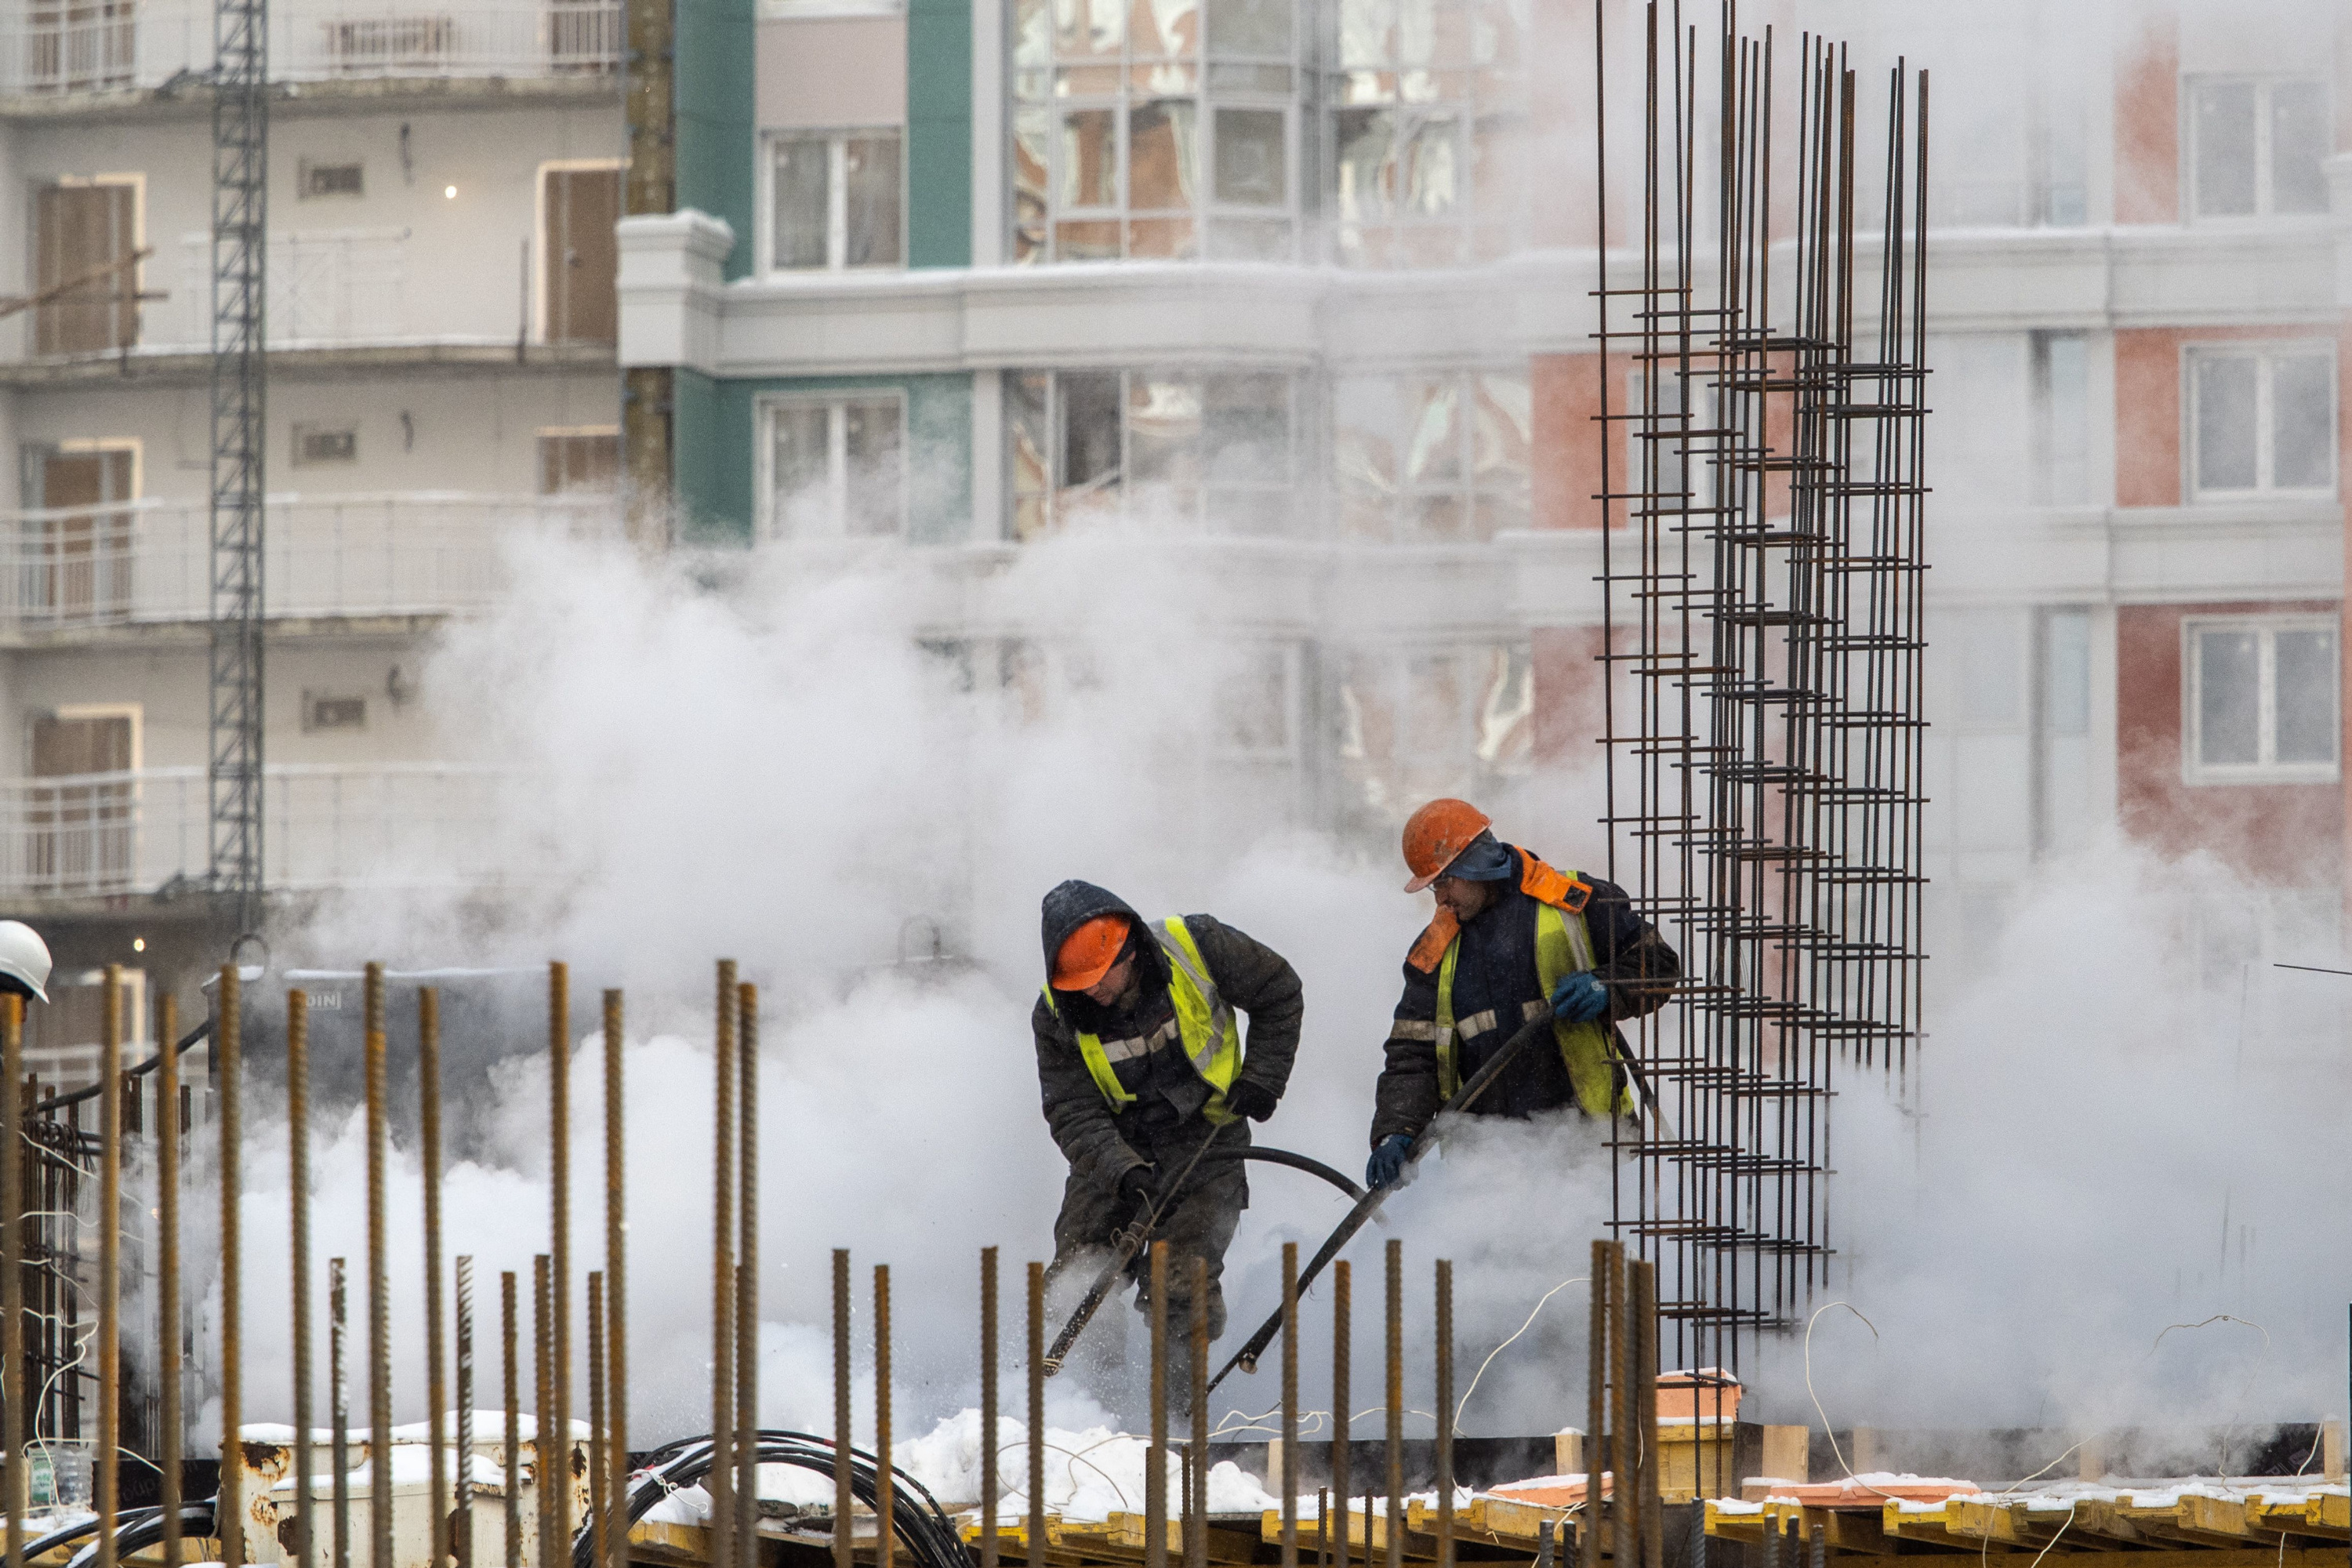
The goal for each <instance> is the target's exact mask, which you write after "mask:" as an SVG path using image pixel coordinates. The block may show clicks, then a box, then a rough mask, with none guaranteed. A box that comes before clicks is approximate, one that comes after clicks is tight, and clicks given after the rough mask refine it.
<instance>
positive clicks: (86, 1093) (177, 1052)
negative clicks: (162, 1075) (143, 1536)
mask: <svg viewBox="0 0 2352 1568" xmlns="http://www.w3.org/2000/svg"><path fill="white" fill-rule="evenodd" d="M212 1032H213V1021H212V1020H211V1019H210V1018H206V1019H205V1021H204V1022H203V1023H201V1024H198V1025H197V1026H195V1027H194V1028H193V1029H190V1030H189V1031H188V1032H187V1033H186V1034H184V1035H183V1036H181V1037H180V1043H179V1044H178V1045H176V1046H173V1047H172V1054H173V1056H175V1057H184V1056H186V1055H187V1054H188V1052H189V1051H190V1050H191V1049H193V1048H194V1046H195V1043H196V1042H197V1041H198V1040H201V1039H204V1038H205V1037H208V1036H209V1035H211V1033H212ZM161 1066H163V1052H161V1051H157V1052H156V1053H155V1054H154V1055H153V1056H152V1057H149V1058H147V1059H146V1060H145V1061H143V1062H141V1063H140V1064H139V1065H138V1066H137V1067H135V1068H125V1069H124V1073H125V1076H126V1077H130V1078H138V1077H140V1076H142V1074H146V1073H151V1072H153V1071H154V1070H155V1069H156V1068H159V1067H161ZM105 1092H106V1086H105V1085H104V1084H102V1083H94V1084H92V1085H90V1086H89V1088H88V1089H76V1090H74V1091H73V1092H72V1093H71V1094H61V1095H59V1096H58V1097H57V1098H56V1099H55V1100H42V1101H40V1102H39V1103H38V1104H37V1105H35V1106H34V1107H33V1108H32V1112H31V1113H32V1114H33V1115H35V1116H55V1115H56V1114H57V1113H58V1111H60V1110H64V1109H65V1108H66V1107H68V1105H79V1104H80V1103H81V1102H82V1101H84V1100H96V1099H97V1098H98V1097H99V1096H100V1095H101V1094H104V1093H105ZM159 1539H160V1538H159ZM25 1550H26V1551H27V1552H30V1551H31V1550H32V1548H31V1547H29V1546H27V1547H26V1549H25Z"/></svg>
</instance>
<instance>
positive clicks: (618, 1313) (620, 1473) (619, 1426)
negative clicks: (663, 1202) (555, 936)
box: [597, 989, 631, 1568]
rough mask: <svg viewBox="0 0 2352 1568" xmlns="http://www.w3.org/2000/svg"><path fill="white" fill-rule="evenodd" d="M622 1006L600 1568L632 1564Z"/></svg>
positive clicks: (607, 1250) (609, 1094)
mask: <svg viewBox="0 0 2352 1568" xmlns="http://www.w3.org/2000/svg"><path fill="white" fill-rule="evenodd" d="M622 1002H623V997H622V995H621V993H620V992H619V991H617V990H610V989H608V990H607V991H606V992H605V993H604V1354H605V1358H606V1359H607V1361H609V1362H610V1363H611V1364H610V1365H609V1366H607V1367H606V1368H605V1372H604V1406H605V1413H606V1419H607V1420H608V1421H609V1422H610V1423H611V1426H612V1431H611V1432H610V1433H609V1434H608V1435H607V1437H606V1441H607V1442H608V1443H610V1444H611V1446H612V1457H611V1462H612V1466H613V1473H612V1476H611V1478H610V1479H609V1480H608V1482H607V1483H606V1484H607V1489H608V1490H609V1491H610V1492H611V1494H612V1507H613V1521H612V1525H611V1527H610V1530H609V1540H610V1544H611V1547H612V1556H611V1558H610V1559H609V1560H608V1561H606V1562H604V1563H599V1564H597V1568H628V1563H629V1482H630V1474H631V1472H630V1465H629V1211H628V1161H627V1156H628V1146H627V1139H626V1134H627V1131H628V1120H627V1118H628V1095H627V1089H626V1085H625V1083H624V1081H623V1078H622V1068H623V1066H624V1063H623V1061H622V1059H621V1037H622V1029H621V1026H622Z"/></svg>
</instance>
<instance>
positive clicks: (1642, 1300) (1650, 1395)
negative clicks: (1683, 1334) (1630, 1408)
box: [1626, 1258, 1696, 1568]
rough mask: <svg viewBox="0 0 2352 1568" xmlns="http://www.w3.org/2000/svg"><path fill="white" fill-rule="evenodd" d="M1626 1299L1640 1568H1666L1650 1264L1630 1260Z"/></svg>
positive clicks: (1653, 1286) (1655, 1328)
mask: <svg viewBox="0 0 2352 1568" xmlns="http://www.w3.org/2000/svg"><path fill="white" fill-rule="evenodd" d="M1626 1293H1627V1296H1628V1297H1629V1300H1628V1301H1627V1309H1628V1310H1627V1316H1628V1317H1629V1318H1631V1320H1632V1322H1631V1324H1630V1337H1631V1339H1632V1344H1631V1345H1630V1347H1629V1348H1630V1349H1631V1350H1632V1352H1633V1389H1634V1394H1633V1402H1634V1417H1633V1418H1634V1420H1635V1422H1636V1423H1637V1426H1638V1429H1639V1432H1640V1436H1641V1454H1640V1458H1639V1461H1638V1468H1637V1470H1636V1474H1635V1495H1636V1496H1637V1497H1638V1498H1639V1499H1640V1500H1641V1503H1640V1506H1641V1510H1642V1517H1641V1545H1642V1561H1643V1564H1644V1565H1645V1568H1665V1561H1666V1548H1665V1539H1666V1532H1665V1521H1666V1510H1665V1509H1664V1506H1663V1504H1662V1502H1661V1500H1660V1498H1659V1475H1658V1458H1659V1455H1658V1275H1657V1268H1656V1266H1655V1265H1654V1264H1653V1263H1651V1262H1650V1261H1649V1259H1647V1258H1636V1259H1634V1261H1633V1265H1632V1267H1631V1278H1630V1279H1628V1280H1627V1292H1626ZM1694 1436H1696V1434H1694Z"/></svg>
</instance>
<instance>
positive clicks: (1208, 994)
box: [1045, 915, 1242, 1127]
mask: <svg viewBox="0 0 2352 1568" xmlns="http://www.w3.org/2000/svg"><path fill="white" fill-rule="evenodd" d="M1145 929H1147V930H1149V931H1150V932H1151V934H1152V936H1153V937H1155V938H1156V939H1158V941H1159V942H1160V951H1161V952H1164V953H1166V954H1167V955H1168V999H1169V1001H1171V1003H1173V1004H1174V1005H1175V1009H1176V1017H1175V1024H1176V1029H1177V1035H1178V1039H1179V1041H1180V1043H1181V1045H1182V1047H1183V1049H1184V1058H1185V1060H1187V1061H1189V1062H1191V1063H1192V1070H1193V1071H1194V1072H1196V1073H1199V1074H1200V1075H1201V1081H1202V1082H1203V1083H1205V1084H1207V1085H1208V1086H1209V1102H1208V1104H1207V1105H1206V1106H1204V1107H1203V1108H1202V1112H1201V1113H1202V1115H1203V1116H1206V1117H1207V1118H1208V1119H1209V1121H1210V1122H1211V1123H1212V1124H1213V1125H1214V1126H1218V1127H1223V1125H1224V1124H1225V1123H1226V1122H1228V1121H1232V1120H1233V1119H1234V1113H1233V1112H1232V1111H1230V1110H1226V1109H1225V1090H1227V1089H1231V1088H1232V1087H1233V1083H1234V1077H1235V1075H1237V1074H1238V1073H1240V1071H1241V1068H1242V1035H1241V1030H1240V1028H1239V1027H1238V1026H1236V1025H1235V1024H1234V1010H1233V1009H1232V1008H1231V1007H1228V1006H1226V1005H1225V1003H1224V999H1223V997H1221V996H1219V995H1218V994H1217V984H1216V982H1215V981H1213V980H1212V979H1210V978H1209V966H1208V964H1207V963H1206V962H1205V961H1203V960H1202V957H1201V949H1200V945H1199V944H1198V943H1197V942H1194V941H1193V940H1192V932H1191V931H1188V930H1186V929H1185V926H1184V920H1183V917H1182V916H1181V915H1171V916H1170V917H1168V919H1166V920H1164V921H1160V924H1158V925H1156V926H1149V927H1147V928H1145ZM1045 1005H1046V1006H1047V1007H1049V1008H1051V1009H1052V1010H1053V1011H1054V1013H1055V1016H1059V1015H1060V1013H1061V1007H1060V1005H1058V1004H1057V1003H1055V1000H1054V988H1053V987H1052V986H1051V985H1048V986H1046V987H1045ZM1155 1044H1157V1041H1156V1040H1155V1039H1152V1038H1150V1037H1146V1038H1143V1039H1135V1040H1118V1041H1114V1042H1112V1044H1111V1045H1109V1046H1108V1047H1107V1046H1105V1045H1104V1044H1103V1040H1102V1037H1101V1036H1099V1035H1080V1036H1079V1037H1078V1055H1079V1056H1080V1057H1081V1058H1083V1059H1084V1060H1085V1062H1086V1064H1087V1072H1088V1073H1090V1074H1091V1075H1093V1078H1094V1080H1095V1087H1096V1088H1097V1089H1101V1090H1102V1093H1103V1098H1104V1099H1105V1100H1108V1101H1110V1108H1111V1111H1112V1113H1113V1114H1114V1115H1116V1114H1117V1113H1118V1112H1119V1111H1122V1110H1126V1109H1127V1108H1128V1107H1129V1106H1130V1105H1132V1104H1134V1103H1135V1096H1134V1095H1133V1094H1132V1093H1130V1092H1129V1089H1128V1088H1127V1086H1126V1085H1125V1084H1122V1083H1121V1082H1119V1081H1118V1065H1117V1064H1118V1062H1121V1061H1131V1060H1134V1059H1135V1058H1139V1057H1141V1056H1144V1055H1146V1054H1148V1053H1149V1052H1150V1050H1151V1049H1152V1047H1153V1046H1154V1045H1155ZM1114 1057H1115V1058H1116V1060H1114Z"/></svg>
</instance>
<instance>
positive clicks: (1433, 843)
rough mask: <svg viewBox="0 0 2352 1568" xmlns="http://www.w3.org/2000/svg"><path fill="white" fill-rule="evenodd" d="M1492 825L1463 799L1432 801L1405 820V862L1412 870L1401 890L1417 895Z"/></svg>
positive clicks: (1487, 818) (1491, 821)
mask: <svg viewBox="0 0 2352 1568" xmlns="http://www.w3.org/2000/svg"><path fill="white" fill-rule="evenodd" d="M1494 822H1495V819H1494V818H1493V817H1491V816H1487V815H1486V813H1485V812H1483V811H1481V810H1479V809H1478V808H1477V807H1476V806H1475V805H1471V804H1470V803H1469V802H1468V801H1466V800H1433V801H1431V802H1430V803H1429V804H1428V805H1424V806H1423V807H1422V808H1421V809H1420V810H1419V811H1416V812H1414V813H1413V814H1412V816H1409V817H1407V818H1405V824H1404V863H1405V864H1406V865H1407V866H1408V867H1410V868H1412V881H1410V882H1407V883H1406V884H1405V885H1404V890H1405V891H1406V892H1408V893H1418V892H1420V891H1421V890H1422V889H1423V888H1426V887H1428V886H1429V885H1430V884H1431V883H1432V882H1434V881H1435V880H1437V879H1438V878H1440V877H1442V876H1444V874H1445V868H1447V867H1448V866H1451V865H1452V864H1454V857H1455V856H1456V855H1459V854H1461V853H1462V851H1464V850H1465V849H1467V848H1469V847H1470V841H1471V840H1472V839H1473V838H1475V837H1478V835H1480V834H1481V833H1484V832H1486V829H1487V828H1489V827H1491V826H1494Z"/></svg>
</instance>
